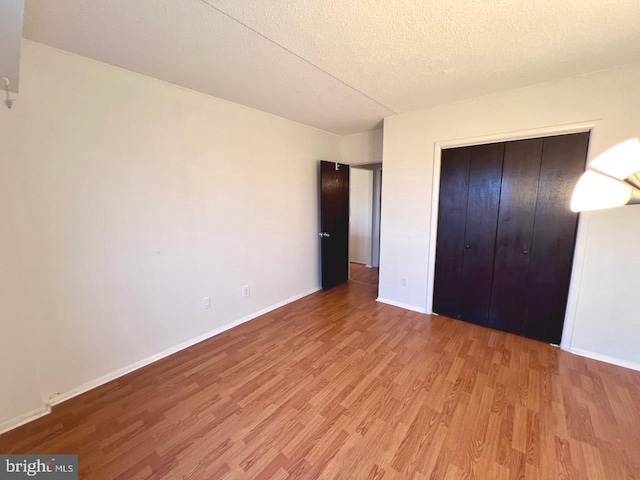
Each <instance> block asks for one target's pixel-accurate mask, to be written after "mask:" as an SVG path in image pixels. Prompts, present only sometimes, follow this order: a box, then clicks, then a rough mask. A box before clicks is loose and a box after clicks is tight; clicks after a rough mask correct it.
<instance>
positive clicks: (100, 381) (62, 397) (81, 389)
mask: <svg viewBox="0 0 640 480" xmlns="http://www.w3.org/2000/svg"><path fill="white" fill-rule="evenodd" d="M319 290H320V288H319V287H314V288H312V289H311V290H307V291H306V292H303V293H300V294H298V295H294V296H293V297H290V298H287V299H286V300H283V301H282V302H278V303H275V304H273V305H271V306H269V307H267V308H263V309H262V310H260V311H258V312H255V313H252V314H250V315H247V316H246V317H242V318H240V319H238V320H235V321H233V322H230V323H227V324H226V325H223V326H221V327H218V328H216V329H214V330H211V331H209V332H207V333H204V334H202V335H199V336H197V337H195V338H192V339H190V340H187V341H186V342H182V343H179V344H178V345H175V346H173V347H170V348H167V349H166V350H163V351H162V352H159V353H156V354H155V355H151V356H150V357H147V358H143V359H142V360H139V361H137V362H135V363H132V364H130V365H127V366H126V367H123V368H120V369H118V370H116V371H114V372H111V373H107V374H106V375H103V376H102V377H99V378H96V379H95V380H91V381H90V382H87V383H84V384H82V385H80V386H78V387H76V388H73V389H71V390H69V391H67V392H64V393H61V394H59V395H55V396H53V397H51V398H50V399H49V405H51V406H53V405H58V404H60V403H62V402H64V401H66V400H69V399H71V398H73V397H76V396H78V395H81V394H83V393H85V392H88V391H89V390H92V389H94V388H96V387H99V386H100V385H104V384H105V383H108V382H111V381H112V380H115V379H117V378H120V377H122V376H123V375H126V374H128V373H131V372H133V371H135V370H138V369H139V368H142V367H144V366H147V365H149V364H151V363H153V362H157V361H158V360H160V359H162V358H165V357H168V356H169V355H173V354H174V353H176V352H179V351H180V350H184V349H186V348H189V347H191V346H193V345H195V344H197V343H200V342H203V341H205V340H207V339H209V338H211V337H215V336H216V335H218V334H220V333H222V332H225V331H227V330H229V329H231V328H233V327H237V326H238V325H241V324H243V323H245V322H248V321H249V320H253V319H254V318H257V317H260V316H262V315H265V314H266V313H269V312H271V311H273V310H275V309H277V308H280V307H283V306H285V305H287V304H289V303H291V302H295V301H296V300H300V299H301V298H303V297H306V296H307V295H311V294H312V293H316V292H317V291H319Z"/></svg>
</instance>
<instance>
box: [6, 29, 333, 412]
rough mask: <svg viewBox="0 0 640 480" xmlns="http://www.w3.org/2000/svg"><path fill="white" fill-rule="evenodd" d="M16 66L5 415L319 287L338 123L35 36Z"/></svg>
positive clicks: (9, 147)
mask: <svg viewBox="0 0 640 480" xmlns="http://www.w3.org/2000/svg"><path fill="white" fill-rule="evenodd" d="M21 69H22V70H21V77H22V78H21V89H20V90H21V94H20V96H19V98H18V101H17V102H16V104H15V106H14V109H13V110H12V111H6V110H2V116H1V118H0V122H1V123H0V147H1V148H2V150H1V151H2V157H1V158H2V165H3V170H4V171H3V172H2V173H3V180H4V182H5V183H6V186H7V195H8V197H9V198H8V201H9V202H10V203H11V206H12V209H11V215H12V218H13V220H14V225H13V228H12V230H11V237H10V238H9V236H8V234H7V232H6V231H5V230H3V235H1V236H0V242H2V243H0V248H1V249H2V255H3V256H2V260H1V262H0V263H1V266H2V270H1V272H0V278H1V280H0V285H2V287H3V291H2V297H0V298H1V300H0V301H2V304H1V305H0V311H1V312H2V320H1V321H2V328H3V335H2V340H0V342H3V343H2V347H3V348H2V350H3V351H2V355H3V358H2V360H3V364H2V378H1V379H0V381H1V382H2V384H3V385H7V384H12V382H16V381H19V385H17V387H16V389H15V391H13V392H12V393H11V394H10V395H9V394H5V389H4V387H3V388H2V391H3V394H2V396H0V402H2V403H1V404H0V411H1V412H2V416H1V417H0V422H2V421H3V420H7V419H9V418H13V417H15V416H17V415H18V414H20V413H24V412H26V411H29V410H31V409H33V408H35V407H34V406H37V405H36V404H37V403H38V402H37V401H36V392H37V391H38V390H41V392H42V399H44V400H45V401H46V400H48V399H49V397H50V396H51V395H54V394H57V393H61V394H62V395H63V396H64V395H65V392H67V393H68V392H74V391H79V390H82V389H83V388H84V387H86V386H90V385H92V384H94V383H95V382H96V379H100V378H103V377H104V376H107V377H108V376H109V375H110V374H112V373H113V372H116V371H119V370H121V369H126V368H127V367H128V366H130V365H132V364H135V363H136V362H140V361H142V360H144V359H145V358H148V357H150V356H153V355H155V354H158V353H159V352H162V351H165V350H166V349H170V348H173V347H175V346H176V345H179V344H181V343H182V342H189V341H190V340H191V339H194V338H197V337H199V336H202V335H206V334H207V333H208V332H212V331H215V330H216V329H220V328H224V326H225V325H229V324H230V323H232V322H235V321H237V320H239V319H242V318H245V317H247V316H249V315H251V314H253V313H255V312H258V311H260V310H262V309H265V308H267V307H269V306H272V305H274V304H277V303H279V302H282V301H285V300H287V299H290V298H292V297H295V296H298V295H301V294H304V293H307V292H309V291H312V290H314V289H317V288H318V286H319V281H318V280H319V273H318V245H319V242H318V237H317V208H318V205H317V188H318V187H317V184H318V179H317V164H318V160H320V159H327V160H332V161H339V160H340V148H341V139H340V137H338V136H336V135H333V134H330V133H327V132H324V131H320V130H317V129H314V128H311V127H307V126H304V125H301V124H297V123H295V122H291V121H288V120H285V119H282V118H279V117H276V116H273V115H270V114H266V113H262V112H258V111H256V110H252V109H249V108H245V107H242V106H240V105H236V104H232V103H229V102H226V101H223V100H219V99H216V98H212V97H209V96H206V95H203V94H199V93H195V92H192V91H188V90H185V89H181V88H178V87H175V86H172V85H168V84H165V83H162V82H160V81H156V80H153V79H150V78H147V77H143V76H140V75H136V74H132V73H130V72H127V71H124V70H121V69H118V68H115V67H111V66H107V65H104V64H100V63H97V62H94V61H91V60H88V59H84V58H81V57H77V56H74V55H71V54H67V53H64V52H61V51H58V50H55V49H51V48H49V47H45V46H43V45H39V44H36V43H32V42H28V41H25V42H24V44H23V52H22V65H21ZM5 174H6V177H5ZM3 201H4V199H3ZM3 228H4V225H3ZM14 244H16V245H19V246H20V249H19V250H18V251H17V250H16V249H15V248H14V247H13V245H14ZM5 265H8V266H6V267H5ZM20 273H22V274H23V275H22V277H23V278H24V280H25V282H26V283H25V284H24V285H23V287H22V288H21V289H20V290H21V291H19V292H18V293H19V294H21V296H22V298H21V297H20V296H18V295H16V296H14V294H15V291H16V290H17V289H19V287H18V282H19V281H20V277H21V275H20ZM244 284H250V285H251V296H250V297H249V298H241V286H242V285H244ZM5 288H10V290H8V291H6V290H5ZM205 296H211V299H212V303H213V308H211V309H209V310H203V309H202V308H201V299H202V297H205ZM22 308H24V312H21V309H22ZM23 318H24V319H25V320H28V321H29V323H25V325H24V328H26V329H27V330H28V331H29V332H30V334H33V336H35V337H37V340H36V341H34V342H35V343H36V346H35V348H34V349H33V353H34V355H33V358H32V359H28V358H23V357H25V356H26V352H23V351H22V348H21V346H20V345H19V344H18V343H15V342H16V339H19V338H20V335H22V333H21V330H20V328H21V327H20V325H18V324H19V323H22V319H23ZM5 332H8V335H7V336H5V335H4V333H5ZM4 343H8V344H9V346H11V348H12V350H5V348H4V347H5V345H4ZM5 356H6V357H7V358H4V357H5ZM23 360H24V361H23ZM35 372H38V373H37V375H36V373H35ZM14 377H15V378H14ZM36 377H39V379H40V382H39V386H38V381H37V378H36ZM104 378H106V377H104ZM7 382H8V383H7ZM83 386H84V387H83ZM8 396H11V397H12V398H6V397H8ZM40 404H42V402H40ZM18 406H22V408H17V407H18Z"/></svg>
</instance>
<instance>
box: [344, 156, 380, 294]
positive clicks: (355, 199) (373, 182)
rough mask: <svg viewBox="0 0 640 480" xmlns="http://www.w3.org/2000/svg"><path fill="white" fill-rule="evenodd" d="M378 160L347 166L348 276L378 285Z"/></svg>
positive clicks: (351, 278)
mask: <svg viewBox="0 0 640 480" xmlns="http://www.w3.org/2000/svg"><path fill="white" fill-rule="evenodd" d="M381 186H382V163H380V162H377V163H369V164H361V165H352V166H351V182H350V192H349V203H350V212H349V266H350V280H352V281H355V282H359V283H366V284H369V285H376V286H378V267H379V265H380V207H381Z"/></svg>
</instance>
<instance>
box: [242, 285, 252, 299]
mask: <svg viewBox="0 0 640 480" xmlns="http://www.w3.org/2000/svg"><path fill="white" fill-rule="evenodd" d="M249 295H251V289H250V288H249V285H243V286H242V298H247V297H248V296H249Z"/></svg>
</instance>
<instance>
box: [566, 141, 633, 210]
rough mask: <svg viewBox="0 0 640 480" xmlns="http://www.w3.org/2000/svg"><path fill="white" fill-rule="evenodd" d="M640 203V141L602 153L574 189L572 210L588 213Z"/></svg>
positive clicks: (629, 142)
mask: <svg viewBox="0 0 640 480" xmlns="http://www.w3.org/2000/svg"><path fill="white" fill-rule="evenodd" d="M632 204H640V141H639V140H638V139H637V138H633V139H631V140H627V141H624V142H622V143H619V144H618V145H616V146H615V147H611V148H610V149H609V150H607V151H605V152H604V153H602V154H601V155H598V156H597V157H596V158H595V160H593V162H591V164H590V165H589V166H588V167H587V171H586V172H584V173H583V174H582V177H580V180H578V183H577V185H576V187H575V189H574V190H573V195H572V196H571V210H573V211H574V212H584V211H588V210H603V209H605V208H615V207H622V206H624V205H632Z"/></svg>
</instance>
